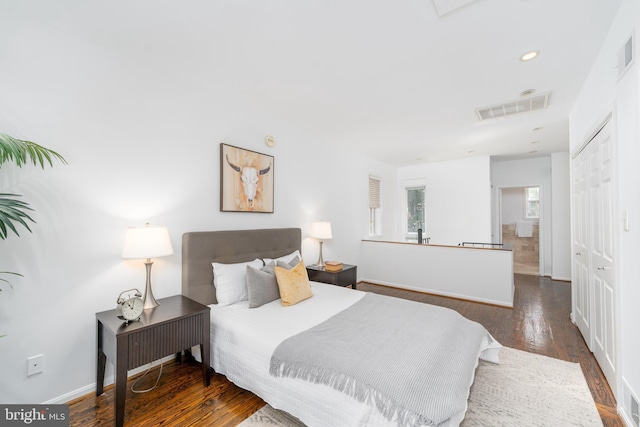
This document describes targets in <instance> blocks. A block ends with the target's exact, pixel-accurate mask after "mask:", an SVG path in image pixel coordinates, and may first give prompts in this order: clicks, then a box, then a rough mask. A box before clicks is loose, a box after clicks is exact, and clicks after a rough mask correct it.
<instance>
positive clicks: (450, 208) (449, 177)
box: [396, 156, 491, 246]
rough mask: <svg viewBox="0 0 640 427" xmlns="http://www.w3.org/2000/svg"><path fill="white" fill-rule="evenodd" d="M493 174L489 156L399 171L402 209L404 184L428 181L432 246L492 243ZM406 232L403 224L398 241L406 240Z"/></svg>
mask: <svg viewBox="0 0 640 427" xmlns="http://www.w3.org/2000/svg"><path fill="white" fill-rule="evenodd" d="M490 171H491V165H490V160H489V157H487V156H483V157H474V158H470V159H462V160H451V161H447V162H437V163H425V164H420V165H413V166H405V167H401V168H398V202H397V203H398V206H399V207H400V208H401V209H402V207H403V206H404V193H403V191H402V183H403V182H404V181H409V180H415V179H424V180H425V182H426V189H425V199H426V200H425V203H426V216H427V221H426V231H425V233H424V236H425V237H431V243H433V244H439V245H452V246H455V245H457V244H459V243H461V242H463V241H466V242H483V243H484V242H491V181H490ZM399 221H402V219H401V218H399ZM404 229H405V226H404V224H402V223H401V222H399V224H398V227H397V232H398V235H397V237H396V239H397V240H399V241H404V240H405V239H404V236H403V235H402V233H403V230H404Z"/></svg>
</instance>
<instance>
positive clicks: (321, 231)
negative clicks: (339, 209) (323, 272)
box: [311, 221, 333, 268]
mask: <svg viewBox="0 0 640 427" xmlns="http://www.w3.org/2000/svg"><path fill="white" fill-rule="evenodd" d="M311 237H313V238H314V239H318V242H320V254H319V255H318V262H317V263H316V266H318V267H319V268H324V260H323V259H322V243H323V242H324V241H325V240H330V239H332V238H333V236H332V234H331V223H330V222H329V221H316V222H314V223H313V224H311Z"/></svg>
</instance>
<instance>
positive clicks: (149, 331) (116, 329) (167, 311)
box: [96, 295, 211, 427]
mask: <svg viewBox="0 0 640 427" xmlns="http://www.w3.org/2000/svg"><path fill="white" fill-rule="evenodd" d="M158 302H159V303H160V305H159V306H158V307H156V308H153V309H149V310H144V312H143V313H142V316H141V317H140V320H139V321H137V322H130V323H129V324H125V323H124V321H123V320H120V319H118V317H117V315H116V310H115V309H114V310H108V311H103V312H100V313H96V324H97V329H98V340H97V341H98V349H97V350H98V351H97V356H98V365H97V381H96V383H97V385H96V396H100V395H101V394H102V393H103V391H104V371H105V368H106V362H107V359H109V360H110V361H111V363H113V366H114V368H115V369H114V370H115V388H114V390H115V396H114V401H115V421H116V422H115V424H116V426H117V427H120V426H122V425H123V424H124V404H125V396H126V392H127V372H128V371H129V370H131V369H134V368H137V367H138V366H142V365H144V364H146V363H150V362H153V361H154V360H158V359H162V358H163V357H166V356H169V355H171V354H176V360H178V361H179V355H180V352H182V350H186V349H190V348H191V347H192V346H196V345H199V346H200V356H201V358H202V378H203V381H204V385H205V386H208V385H209V383H210V381H211V373H210V372H209V349H210V344H209V341H210V336H209V329H210V327H211V325H210V323H209V316H210V311H211V309H210V308H209V307H207V306H206V305H202V304H200V303H198V302H195V301H193V300H192V299H189V298H186V297H183V296H182V295H176V296H173V297H169V298H163V299H160V300H158ZM169 391H170V390H169Z"/></svg>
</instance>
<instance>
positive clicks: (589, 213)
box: [571, 122, 617, 394]
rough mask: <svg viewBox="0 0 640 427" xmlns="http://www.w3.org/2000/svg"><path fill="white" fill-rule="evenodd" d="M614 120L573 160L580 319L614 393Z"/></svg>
mask: <svg viewBox="0 0 640 427" xmlns="http://www.w3.org/2000/svg"><path fill="white" fill-rule="evenodd" d="M611 127H612V125H611V122H607V123H606V124H605V125H604V126H603V127H602V129H601V130H600V131H599V132H598V133H597V134H596V135H595V136H594V137H593V139H592V140H591V141H590V142H589V143H588V144H587V146H586V147H585V148H584V149H583V150H582V152H580V154H578V156H576V157H575V158H574V159H573V162H572V190H571V192H572V198H573V221H572V222H573V249H574V257H573V260H574V264H573V265H574V277H573V281H574V286H573V289H574V291H575V295H574V306H573V311H574V318H575V322H576V325H577V326H578V329H579V330H580V332H581V333H582V336H583V337H584V339H585V341H586V343H587V345H588V346H589V349H590V350H591V351H592V352H593V355H594V357H595V358H596V360H597V361H598V364H599V365H600V368H601V369H602V372H603V373H604V375H605V377H606V378H607V381H608V382H609V386H610V387H611V390H613V392H614V394H615V393H616V390H617V378H616V329H615V313H616V311H615V310H616V303H615V298H616V292H617V291H616V277H615V253H614V228H613V224H614V222H613V221H614V218H613V211H614V210H613V202H614V200H613V195H614V188H613V187H614V183H613V177H614V166H613V153H612V150H613V147H612V131H611Z"/></svg>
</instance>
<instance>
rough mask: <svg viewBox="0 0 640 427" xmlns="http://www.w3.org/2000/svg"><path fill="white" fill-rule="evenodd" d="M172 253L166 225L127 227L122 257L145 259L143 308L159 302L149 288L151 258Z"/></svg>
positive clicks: (155, 305)
mask: <svg viewBox="0 0 640 427" xmlns="http://www.w3.org/2000/svg"><path fill="white" fill-rule="evenodd" d="M171 254H173V248H172V247H171V239H170V238H169V231H168V230H167V227H150V226H149V224H146V226H145V227H129V228H128V229H127V234H126V235H125V238H124V247H123V248H122V258H124V259H146V261H145V263H144V265H145V266H146V268H147V284H146V286H145V291H144V309H145V310H147V309H150V308H155V307H157V306H159V305H160V304H159V303H158V301H156V299H155V298H154V297H153V290H152V289H151V266H152V265H153V262H152V261H151V258H159V257H162V256H167V255H171Z"/></svg>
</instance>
